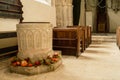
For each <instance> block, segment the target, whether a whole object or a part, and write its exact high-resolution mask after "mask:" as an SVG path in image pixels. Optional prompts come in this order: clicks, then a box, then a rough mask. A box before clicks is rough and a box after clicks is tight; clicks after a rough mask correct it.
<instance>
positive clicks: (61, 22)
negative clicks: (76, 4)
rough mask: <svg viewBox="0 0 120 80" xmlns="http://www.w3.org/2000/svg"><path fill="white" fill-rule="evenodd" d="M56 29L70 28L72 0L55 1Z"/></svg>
mask: <svg viewBox="0 0 120 80" xmlns="http://www.w3.org/2000/svg"><path fill="white" fill-rule="evenodd" d="M55 4H56V20H57V27H63V28H64V27H66V26H72V25H73V24H72V23H73V17H72V13H73V12H72V8H73V6H72V0H56V2H55Z"/></svg>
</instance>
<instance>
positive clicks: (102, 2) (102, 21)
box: [96, 0, 109, 33]
mask: <svg viewBox="0 0 120 80" xmlns="http://www.w3.org/2000/svg"><path fill="white" fill-rule="evenodd" d="M96 32H97V33H108V32H109V26H108V14H107V8H106V0H98V4H97V25H96Z"/></svg>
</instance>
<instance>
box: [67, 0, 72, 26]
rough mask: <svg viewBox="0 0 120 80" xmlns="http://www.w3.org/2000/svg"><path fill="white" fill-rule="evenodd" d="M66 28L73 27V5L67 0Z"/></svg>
mask: <svg viewBox="0 0 120 80" xmlns="http://www.w3.org/2000/svg"><path fill="white" fill-rule="evenodd" d="M68 26H73V5H72V0H68Z"/></svg>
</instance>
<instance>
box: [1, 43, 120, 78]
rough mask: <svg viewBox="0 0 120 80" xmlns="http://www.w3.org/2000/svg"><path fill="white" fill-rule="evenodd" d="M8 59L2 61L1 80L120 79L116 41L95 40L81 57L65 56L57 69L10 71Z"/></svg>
mask: <svg viewBox="0 0 120 80" xmlns="http://www.w3.org/2000/svg"><path fill="white" fill-rule="evenodd" d="M8 60H9V59H5V60H3V61H0V80H120V51H119V49H118V47H117V45H116V42H111V41H109V42H103V41H101V42H99V43H98V42H93V43H92V44H91V45H90V46H89V47H88V48H87V49H86V51H85V52H84V53H82V54H81V56H80V57H78V58H76V57H74V56H63V64H62V65H61V66H60V67H59V68H58V69H57V70H55V71H53V72H48V73H43V74H38V75H33V76H26V75H21V74H16V73H10V72H9V67H8Z"/></svg>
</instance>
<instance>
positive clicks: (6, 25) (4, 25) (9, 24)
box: [0, 18, 19, 32]
mask: <svg viewBox="0 0 120 80" xmlns="http://www.w3.org/2000/svg"><path fill="white" fill-rule="evenodd" d="M18 23H19V20H18V19H8V18H0V31H2V32H3V31H16V24H18Z"/></svg>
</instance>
